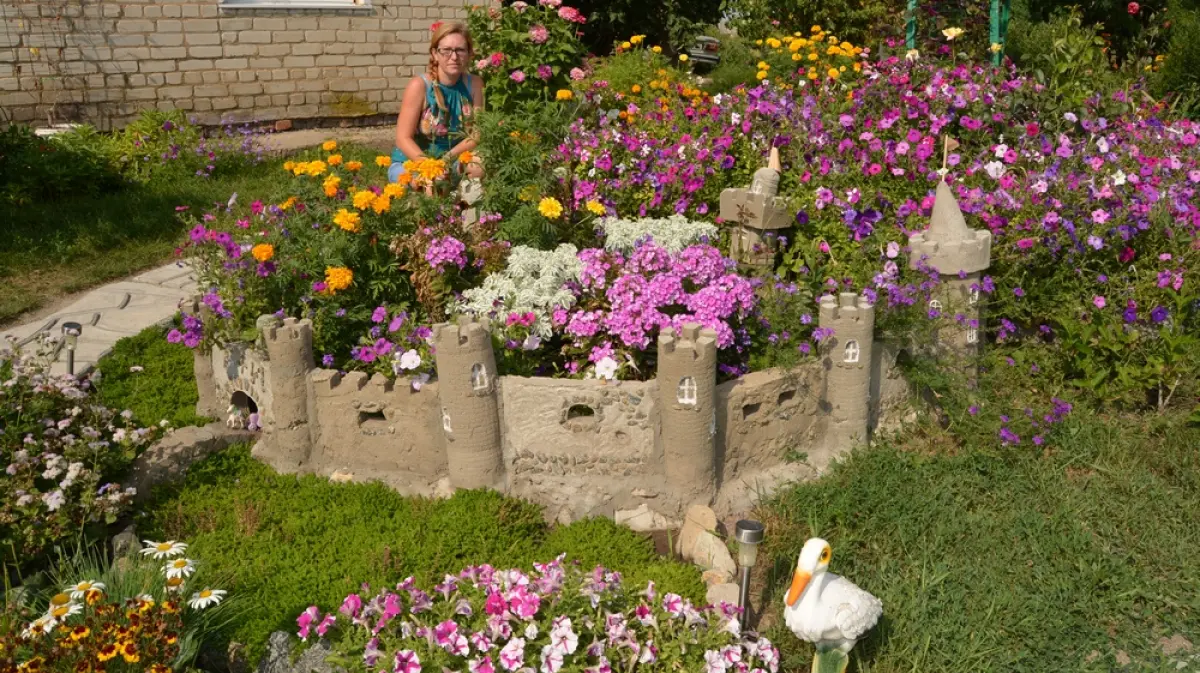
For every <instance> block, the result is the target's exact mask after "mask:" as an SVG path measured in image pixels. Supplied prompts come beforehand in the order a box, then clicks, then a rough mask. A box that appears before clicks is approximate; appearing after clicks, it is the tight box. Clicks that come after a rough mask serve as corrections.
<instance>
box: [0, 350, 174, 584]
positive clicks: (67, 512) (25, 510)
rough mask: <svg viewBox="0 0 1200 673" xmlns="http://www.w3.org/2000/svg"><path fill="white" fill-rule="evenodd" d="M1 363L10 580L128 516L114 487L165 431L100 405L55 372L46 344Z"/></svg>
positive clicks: (126, 492)
mask: <svg viewBox="0 0 1200 673" xmlns="http://www.w3.org/2000/svg"><path fill="white" fill-rule="evenodd" d="M9 346H10V348H7V349H6V350H5V352H4V353H3V357H0V382H2V383H3V385H0V463H3V464H4V465H5V468H4V472H3V474H0V560H2V561H3V564H4V572H5V575H6V577H8V576H10V575H20V574H21V572H22V571H25V570H30V569H37V568H39V567H41V566H43V565H44V562H45V560H46V554H47V553H48V552H50V551H51V550H52V549H53V548H54V547H55V546H56V545H60V544H65V543H73V544H78V543H79V542H80V541H81V540H89V539H94V537H95V536H96V535H98V534H99V533H101V532H102V528H103V525H104V524H106V523H112V522H114V521H115V520H116V519H117V517H119V516H120V515H121V514H123V513H124V512H125V511H127V509H128V508H129V504H130V499H131V497H132V495H133V492H132V489H122V488H121V487H120V485H119V484H117V483H115V482H116V480H117V479H118V478H119V477H120V476H121V474H122V472H123V470H124V469H125V468H126V467H127V466H128V464H129V462H130V461H131V460H132V459H133V458H134V456H135V455H136V453H137V451H138V450H139V448H140V447H143V446H146V445H148V444H150V443H152V442H153V441H154V440H155V439H157V438H158V437H159V436H160V435H161V433H162V431H163V428H162V427H160V426H158V425H151V426H149V427H141V426H139V425H138V424H137V423H135V422H134V421H133V420H132V413H130V412H128V411H123V410H120V409H111V408H108V407H105V406H103V405H101V404H97V403H96V400H95V397H94V396H93V391H94V386H93V384H92V382H91V381H90V380H88V379H75V378H74V377H70V376H52V375H50V374H49V373H48V369H49V367H48V365H47V363H48V353H49V351H50V350H51V349H52V347H53V346H52V344H50V343H48V341H47V340H45V339H43V340H39V341H36V342H34V346H33V347H31V348H26V349H24V350H22V349H18V348H11V346H12V345H11V344H10V345H9Z"/></svg>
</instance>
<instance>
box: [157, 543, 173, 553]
mask: <svg viewBox="0 0 1200 673" xmlns="http://www.w3.org/2000/svg"><path fill="white" fill-rule="evenodd" d="M171 546H172V545H171V543H170V542H159V543H158V544H156V545H154V548H155V549H157V550H158V551H171Z"/></svg>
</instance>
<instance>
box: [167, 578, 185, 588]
mask: <svg viewBox="0 0 1200 673" xmlns="http://www.w3.org/2000/svg"><path fill="white" fill-rule="evenodd" d="M180 584H183V578H181V577H172V578H170V579H168V580H167V586H169V587H177V586H179V585H180Z"/></svg>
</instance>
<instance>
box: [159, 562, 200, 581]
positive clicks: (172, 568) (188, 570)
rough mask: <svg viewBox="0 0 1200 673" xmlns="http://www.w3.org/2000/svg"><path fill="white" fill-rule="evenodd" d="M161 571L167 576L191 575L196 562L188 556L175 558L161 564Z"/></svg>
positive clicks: (194, 570) (194, 569)
mask: <svg viewBox="0 0 1200 673" xmlns="http://www.w3.org/2000/svg"><path fill="white" fill-rule="evenodd" d="M163 572H164V573H166V575H167V577H168V578H171V577H191V576H192V573H194V572H196V562H195V561H193V560H192V559H190V558H177V559H175V560H174V561H171V562H170V563H168V564H167V565H165V566H163Z"/></svg>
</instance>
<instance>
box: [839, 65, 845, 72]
mask: <svg viewBox="0 0 1200 673" xmlns="http://www.w3.org/2000/svg"><path fill="white" fill-rule="evenodd" d="M838 72H846V66H844V65H840V66H838Z"/></svg>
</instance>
